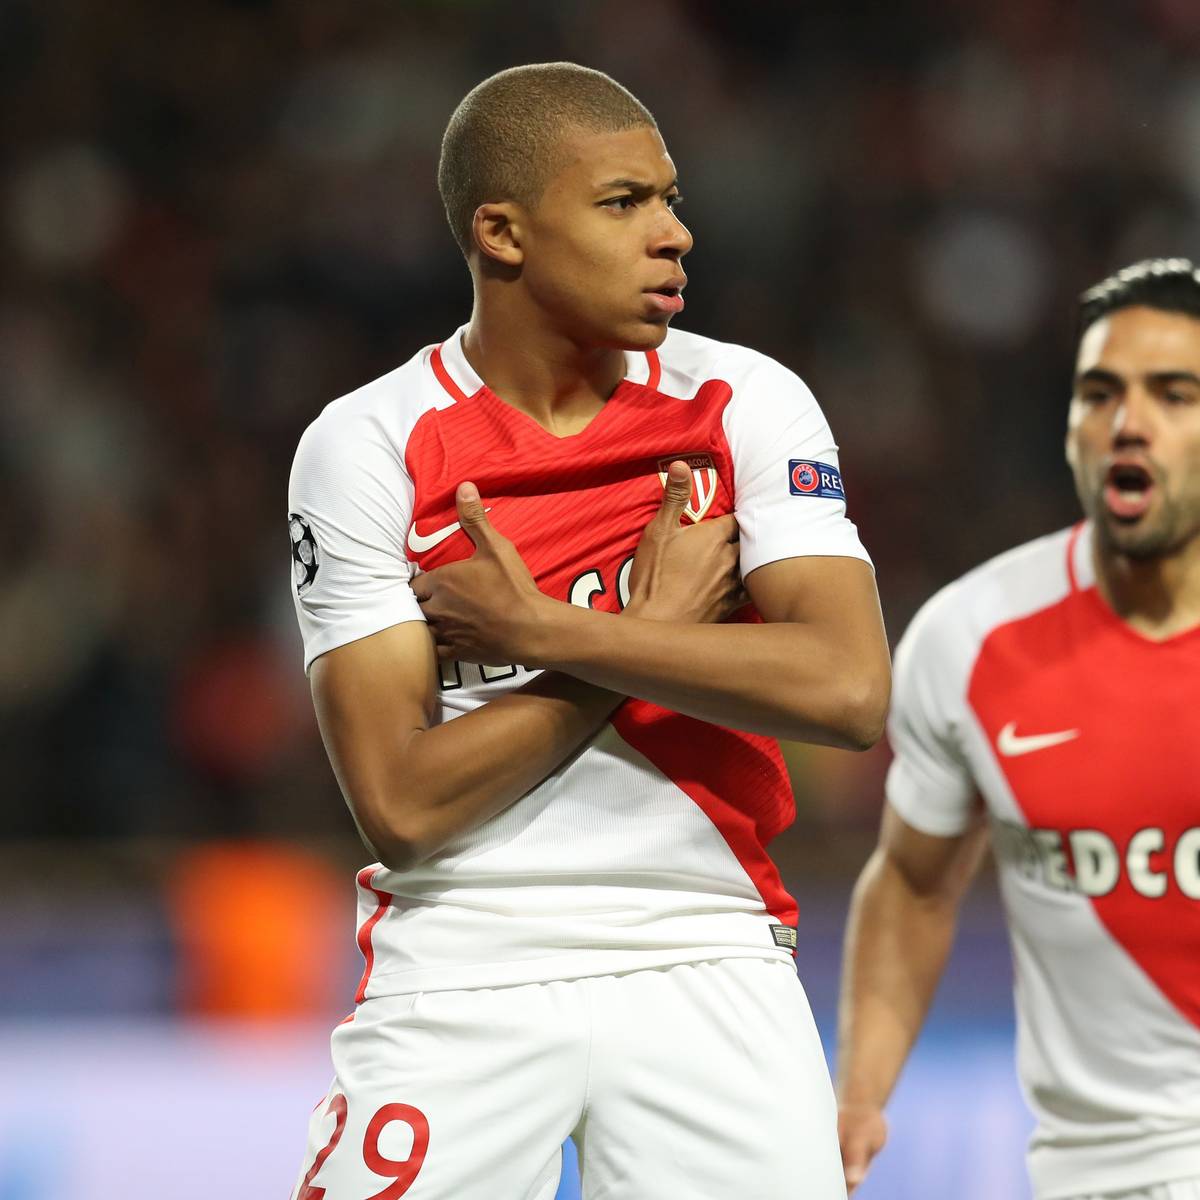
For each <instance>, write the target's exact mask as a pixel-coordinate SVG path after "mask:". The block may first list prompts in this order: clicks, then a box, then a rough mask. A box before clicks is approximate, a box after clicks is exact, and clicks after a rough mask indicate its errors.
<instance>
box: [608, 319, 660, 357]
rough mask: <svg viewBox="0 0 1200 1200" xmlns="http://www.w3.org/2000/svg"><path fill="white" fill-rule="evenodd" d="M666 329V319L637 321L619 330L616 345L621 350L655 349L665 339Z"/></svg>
mask: <svg viewBox="0 0 1200 1200" xmlns="http://www.w3.org/2000/svg"><path fill="white" fill-rule="evenodd" d="M668 329H670V324H669V322H667V321H663V322H661V323H660V322H658V321H654V322H650V321H639V322H638V323H637V325H632V326H629V327H627V328H625V329H623V330H621V332H620V334H619V335H618V341H617V345H619V346H620V348H621V349H622V350H657V349H658V348H659V346H661V345H662V344H663V342H665V341H666V340H667V330H668Z"/></svg>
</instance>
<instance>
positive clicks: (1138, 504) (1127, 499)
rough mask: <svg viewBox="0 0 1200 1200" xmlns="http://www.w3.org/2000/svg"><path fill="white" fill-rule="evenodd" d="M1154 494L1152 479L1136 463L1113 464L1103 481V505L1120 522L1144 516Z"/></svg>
mask: <svg viewBox="0 0 1200 1200" xmlns="http://www.w3.org/2000/svg"><path fill="white" fill-rule="evenodd" d="M1153 494H1154V477H1153V476H1152V475H1151V474H1150V472H1149V470H1147V468H1146V467H1145V466H1143V465H1142V464H1141V463H1137V462H1115V463H1113V464H1112V466H1111V467H1109V469H1108V474H1107V475H1106V476H1105V480H1104V503H1105V505H1106V506H1107V507H1108V511H1109V512H1110V513H1112V515H1113V516H1114V517H1116V518H1117V519H1118V520H1120V521H1137V520H1139V519H1140V518H1141V517H1143V516H1145V514H1146V512H1147V511H1148V510H1149V508H1150V503H1151V501H1152V499H1153Z"/></svg>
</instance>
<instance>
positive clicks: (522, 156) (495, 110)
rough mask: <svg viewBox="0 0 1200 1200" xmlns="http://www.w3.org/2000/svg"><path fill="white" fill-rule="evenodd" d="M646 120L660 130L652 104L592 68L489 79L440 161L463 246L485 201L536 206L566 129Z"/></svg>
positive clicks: (616, 128) (544, 66) (461, 115)
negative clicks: (644, 101)
mask: <svg viewBox="0 0 1200 1200" xmlns="http://www.w3.org/2000/svg"><path fill="white" fill-rule="evenodd" d="M644 125H649V126H652V127H654V128H657V124H656V122H655V120H654V117H653V116H651V114H650V110H649V109H647V108H646V106H645V105H644V104H642V102H641V101H640V100H638V99H637V97H635V96H634V95H633V94H632V93H630V92H628V91H627V90H626V89H625V88H623V87H622V86H621V85H620V84H619V83H617V81H616V80H615V79H610V78H609V76H607V75H605V74H604V73H603V72H601V71H593V70H592V69H591V68H590V67H581V66H578V65H577V64H575V63H569V62H554V63H531V64H529V65H528V66H523V67H510V68H509V69H508V70H507V71H500V72H499V73H498V74H496V75H492V76H490V77H489V78H487V79H485V80H484V81H483V82H482V83H481V84H479V85H478V86H477V87H474V88H472V89H471V91H469V92H468V93H467V94H466V96H465V97H464V98H463V100H462V103H460V104H459V106H458V107H457V108H456V109H455V110H454V114H453V116H451V118H450V123H449V124H448V125H447V126H446V133H445V136H444V137H443V138H442V155H441V159H440V160H439V162H438V191H439V192H441V195H442V203H443V204H444V205H445V206H446V217H447V219H448V220H449V222H450V230H451V232H452V233H453V234H454V240H455V241H456V242H458V245H459V249H461V250H462V252H463V254H464V255H467V256H468V257H469V255H470V251H471V247H472V245H473V244H474V243H473V239H472V235H471V225H472V222H473V220H474V218H475V210H476V209H477V208H478V207H479V206H480V205H481V204H489V203H497V202H499V201H504V200H513V201H516V202H517V203H518V204H522V205H525V206H526V207H530V208H531V207H533V206H534V205H536V204H537V202H538V200H540V199H541V195H542V190H543V189H544V188H545V186H546V184H547V183H548V182H549V180H550V178H551V177H552V176H553V175H554V173H555V171H556V169H557V161H558V160H557V153H556V151H557V148H558V144H559V141H560V139H561V137H562V135H563V133H564V132H565V131H566V130H568V129H571V128H576V129H583V130H586V131H588V132H589V133H619V132H621V131H622V130H626V129H636V128H638V127H640V126H644Z"/></svg>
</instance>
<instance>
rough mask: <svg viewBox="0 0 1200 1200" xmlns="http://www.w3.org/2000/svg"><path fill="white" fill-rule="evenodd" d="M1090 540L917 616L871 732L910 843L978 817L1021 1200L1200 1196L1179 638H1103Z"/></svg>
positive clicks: (1197, 983) (1190, 660)
mask: <svg viewBox="0 0 1200 1200" xmlns="http://www.w3.org/2000/svg"><path fill="white" fill-rule="evenodd" d="M1091 538H1092V532H1091V527H1090V525H1086V524H1085V525H1079V526H1076V527H1075V528H1074V529H1073V530H1064V531H1062V532H1060V533H1056V534H1053V535H1051V536H1049V537H1044V538H1041V539H1039V540H1037V541H1034V542H1031V543H1029V544H1027V545H1025V546H1021V547H1019V548H1017V549H1015V550H1012V551H1010V552H1009V553H1007V554H1004V555H1002V556H1001V557H999V558H997V559H994V560H992V561H991V562H988V563H986V564H984V565H983V566H982V567H979V568H978V569H977V570H975V571H972V572H970V573H969V574H967V575H965V576H964V577H963V578H961V579H959V580H958V581H957V582H955V583H953V584H951V585H950V586H949V587H947V588H945V589H943V590H942V591H941V592H940V593H938V595H936V596H935V597H934V598H933V599H932V600H930V601H929V603H928V604H926V606H925V607H924V608H923V609H922V610H921V612H920V613H919V614H918V615H917V617H916V618H915V620H914V621H913V623H912V626H911V628H910V629H909V631H908V632H907V633H906V634H905V636H904V638H903V640H902V641H901V643H900V646H899V649H898V650H897V653H896V671H895V690H894V693H893V705H892V714H891V718H890V722H889V727H888V728H889V735H890V738H891V742H892V747H893V749H894V750H895V754H896V757H895V761H894V762H893V764H892V767H891V771H890V774H889V776H888V784H887V795H888V800H889V802H890V803H891V804H892V805H893V806H894V808H895V809H896V810H897V811H898V812H899V813H900V815H901V816H902V817H903V818H904V819H905V820H906V821H907V822H908V823H909V824H911V825H913V826H915V827H916V828H917V829H920V830H923V831H924V832H926V833H930V834H935V835H941V836H951V835H954V834H957V833H960V832H962V831H963V830H964V829H965V828H966V827H967V825H968V823H969V821H970V819H971V814H972V809H973V808H974V806H975V804H976V803H977V796H978V795H981V796H982V799H983V802H984V803H985V805H986V807H987V811H988V816H989V818H990V822H991V829H992V844H993V849H994V851H995V856H996V861H997V867H998V871H999V876H1000V884H1001V890H1002V893H1003V897H1004V904H1005V908H1006V911H1007V916H1008V924H1009V930H1010V935H1011V940H1012V947H1013V957H1014V962H1015V968H1016V1002H1017V1024H1018V1038H1017V1041H1018V1046H1017V1050H1018V1055H1017V1057H1018V1070H1019V1073H1020V1075H1021V1079H1022V1083H1023V1086H1024V1088H1025V1091H1026V1094H1027V1096H1028V1098H1029V1101H1030V1104H1031V1106H1032V1108H1033V1109H1034V1112H1035V1114H1036V1116H1037V1120H1038V1126H1037V1130H1036V1132H1035V1134H1034V1137H1033V1141H1032V1145H1031V1149H1030V1171H1031V1174H1032V1176H1033V1182H1034V1187H1035V1190H1036V1192H1037V1195H1038V1196H1039V1197H1055V1196H1068V1195H1082V1194H1085V1193H1087V1194H1090V1193H1093V1192H1105V1193H1108V1192H1123V1191H1125V1190H1126V1189H1133V1188H1136V1187H1142V1186H1145V1185H1147V1184H1149V1183H1153V1182H1157V1181H1162V1180H1166V1179H1171V1178H1177V1177H1181V1176H1187V1175H1200V629H1194V630H1191V631H1190V632H1187V633H1183V634H1180V635H1179V636H1177V637H1174V638H1170V639H1168V640H1166V641H1162V642H1156V641H1151V640H1149V639H1147V638H1145V637H1142V636H1141V635H1140V634H1138V633H1137V632H1136V631H1135V630H1133V629H1132V628H1130V626H1129V625H1127V624H1126V623H1125V622H1123V621H1121V620H1120V619H1119V618H1118V617H1117V616H1116V615H1115V614H1114V613H1113V612H1112V610H1111V609H1110V608H1109V607H1108V606H1107V605H1106V603H1105V602H1104V600H1103V598H1102V597H1101V595H1100V593H1099V591H1098V590H1097V587H1096V583H1095V578H1094V568H1093V565H1092V553H1091V551H1092V547H1091Z"/></svg>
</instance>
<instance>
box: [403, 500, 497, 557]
mask: <svg viewBox="0 0 1200 1200" xmlns="http://www.w3.org/2000/svg"><path fill="white" fill-rule="evenodd" d="M483 511H484V512H491V511H492V510H491V509H490V508H485V509H484V510H483ZM461 528H462V523H461V522H459V521H454V522H452V523H451V524H449V525H443V526H442V528H441V529H435V530H434V531H433V532H432V533H426V534H420V533H418V532H417V523H416V521H414V522H413V523H412V524H411V525H410V526H409V527H408V548H409V549H410V550H411V551H412V552H413V553H414V554H424V553H425V551H426V550H432V549H433V548H434V546H437V545H439V544H441V543H442V542H444V541H445V540H446V539H447V538H448V537H449V536H450V535H451V534H452V533H457V532H458V531H459V530H460V529H461Z"/></svg>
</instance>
